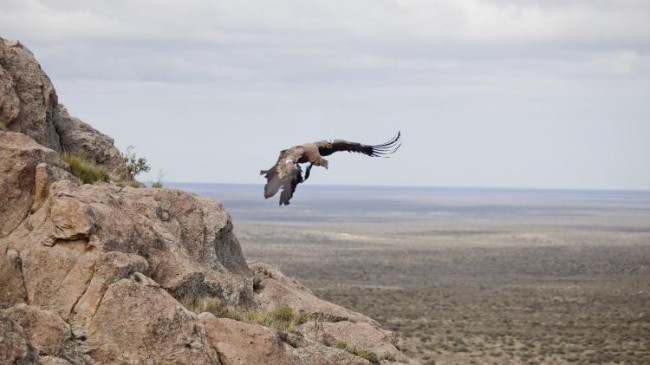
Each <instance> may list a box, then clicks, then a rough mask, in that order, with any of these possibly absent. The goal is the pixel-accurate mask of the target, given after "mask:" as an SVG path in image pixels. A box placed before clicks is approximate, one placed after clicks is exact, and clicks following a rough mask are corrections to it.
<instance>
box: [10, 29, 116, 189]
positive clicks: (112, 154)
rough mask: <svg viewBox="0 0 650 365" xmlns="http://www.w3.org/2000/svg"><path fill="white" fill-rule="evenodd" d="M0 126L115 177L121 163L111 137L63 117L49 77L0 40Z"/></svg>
mask: <svg viewBox="0 0 650 365" xmlns="http://www.w3.org/2000/svg"><path fill="white" fill-rule="evenodd" d="M0 123H2V124H4V125H5V126H6V127H7V128H8V129H9V130H10V131H13V132H19V133H23V134H26V135H28V136H30V137H31V138H33V139H34V140H35V141H36V142H37V143H39V144H41V145H43V146H45V147H48V148H50V149H53V150H54V151H56V152H62V151H66V152H68V153H70V154H73V155H76V156H80V157H82V158H84V159H86V160H88V161H91V162H94V163H96V164H98V165H102V166H104V167H106V168H107V169H108V170H109V171H110V172H112V173H113V176H115V177H117V176H118V175H119V173H120V172H123V171H124V170H125V169H124V166H125V164H124V160H123V158H122V156H121V154H120V152H119V150H118V149H117V148H115V145H114V141H113V139H112V138H110V137H108V136H106V135H104V134H102V133H101V132H99V131H97V130H96V129H94V128H92V127H91V126H89V125H88V124H86V123H84V122H83V121H81V120H79V119H78V118H74V117H72V116H70V115H69V113H68V111H67V110H66V109H65V107H64V106H63V105H61V104H59V103H58V97H57V94H56V91H55V90H54V86H53V85H52V82H51V81H50V78H49V77H48V76H47V74H45V72H43V70H42V69H41V66H40V64H39V63H38V61H37V60H36V58H35V57H34V55H33V54H32V52H30V51H29V50H28V49H27V48H26V47H24V46H23V45H22V44H21V43H20V42H15V41H9V40H5V39H2V38H0Z"/></svg>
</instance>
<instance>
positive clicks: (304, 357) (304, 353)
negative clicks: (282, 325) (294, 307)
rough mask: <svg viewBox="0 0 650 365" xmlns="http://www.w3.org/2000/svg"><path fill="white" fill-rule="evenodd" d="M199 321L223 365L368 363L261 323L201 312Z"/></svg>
mask: <svg viewBox="0 0 650 365" xmlns="http://www.w3.org/2000/svg"><path fill="white" fill-rule="evenodd" d="M198 318H199V321H200V322H201V324H202V325H203V326H204V327H205V330H206V333H207V336H208V338H209V340H210V342H211V343H212V345H213V346H214V347H215V348H216V349H217V352H218V353H219V358H220V359H221V362H222V364H224V365H248V364H251V365H252V364H274V365H338V364H346V365H369V364H370V362H368V361H366V360H364V359H362V358H360V357H358V356H355V355H353V354H351V353H349V352H347V351H344V350H341V349H338V348H335V347H329V346H326V345H324V344H322V343H318V342H315V341H312V340H309V339H307V338H303V337H302V336H300V335H296V334H288V333H286V332H279V331H276V330H274V329H271V328H268V327H264V326H261V325H258V324H252V323H246V322H239V321H235V320H232V319H228V318H217V317H215V316H214V315H212V314H210V313H201V314H200V315H199V316H198Z"/></svg>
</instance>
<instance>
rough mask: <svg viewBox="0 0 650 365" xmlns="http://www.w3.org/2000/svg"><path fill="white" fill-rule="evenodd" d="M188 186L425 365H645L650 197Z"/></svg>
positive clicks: (246, 244) (243, 239) (247, 241)
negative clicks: (283, 201) (276, 198)
mask: <svg viewBox="0 0 650 365" xmlns="http://www.w3.org/2000/svg"><path fill="white" fill-rule="evenodd" d="M183 188H185V189H187V190H194V191H198V192H201V193H204V194H205V193H206V191H205V190H204V189H207V190H209V191H211V192H212V193H211V194H209V195H214V196H216V197H217V198H219V199H221V200H222V201H223V202H224V205H225V206H226V208H227V209H228V210H229V211H231V214H232V215H233V218H234V225H235V232H236V234H237V236H238V238H239V240H240V243H241V245H242V249H243V251H244V255H245V256H246V257H247V258H248V259H254V260H255V259H256V260H261V261H265V262H268V263H270V264H272V265H274V266H276V267H278V268H280V269H281V270H282V271H283V272H284V273H285V274H286V275H289V276H293V277H295V278H296V279H298V280H300V281H301V282H302V283H303V284H305V285H306V286H308V287H309V288H311V289H312V291H313V292H314V293H316V294H317V295H318V296H320V297H322V298H324V299H326V300H329V301H332V302H335V303H338V304H341V305H343V306H345V307H348V308H350V309H353V310H356V311H359V312H362V313H364V314H367V315H369V316H371V317H373V318H375V319H376V320H377V321H379V322H380V323H381V324H382V326H384V327H385V328H388V329H391V330H393V331H394V332H395V334H396V336H397V339H398V343H399V346H400V347H401V348H402V350H403V351H404V352H405V353H406V354H407V355H409V356H411V357H413V358H415V359H418V360H419V361H421V362H422V363H423V364H638V365H641V364H650V193H648V192H606V191H596V192H584V191H556V190H539V191H537V190H499V189H424V188H421V189H418V188H403V189H400V188H364V187H354V188H345V187H338V188H332V187H312V188H307V189H302V190H303V191H299V193H298V194H297V195H296V197H295V198H294V205H295V206H294V205H292V206H290V207H288V209H286V208H279V207H277V206H276V205H275V204H277V203H275V202H268V201H267V202H264V201H263V200H262V202H261V203H258V202H257V200H260V199H261V198H260V197H258V196H257V195H259V192H258V191H257V190H258V189H257V188H258V187H256V188H255V190H251V189H253V188H252V187H247V186H244V187H236V186H225V187H224V186H220V187H214V186H212V187H203V188H197V187H194V188H192V187H189V188H188V187H187V186H185V187H183ZM300 188H302V187H300ZM202 189H203V190H202ZM274 203H275V204H274Z"/></svg>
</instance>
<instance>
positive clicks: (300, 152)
mask: <svg viewBox="0 0 650 365" xmlns="http://www.w3.org/2000/svg"><path fill="white" fill-rule="evenodd" d="M400 137H401V134H400V132H397V134H396V135H395V137H393V138H392V139H391V140H390V141H388V142H386V143H382V144H378V145H366V144H361V143H358V142H349V141H346V140H343V139H335V140H331V139H330V140H326V141H318V142H313V143H305V144H301V145H299V146H294V147H291V148H289V149H286V150H282V151H280V156H279V157H278V161H277V162H276V163H275V165H273V166H272V167H271V168H270V169H268V170H262V171H261V172H260V174H261V175H264V177H266V185H265V186H264V197H265V198H267V199H268V198H270V197H272V196H273V195H275V194H276V193H277V192H278V191H279V190H280V189H282V193H281V194H280V205H289V200H291V197H292V196H293V193H294V192H295V191H296V186H298V184H300V183H303V182H305V181H306V180H307V179H308V178H309V173H310V171H311V168H312V166H314V165H316V166H323V167H325V168H328V161H327V160H326V159H324V158H323V156H329V155H331V154H333V153H335V152H341V151H347V152H356V153H363V154H365V155H368V156H371V157H387V155H390V154H392V153H395V151H397V150H398V149H399V148H400V146H401V145H402V144H401V142H400ZM307 162H309V166H307V171H305V177H304V178H303V177H302V168H301V167H300V164H301V163H307Z"/></svg>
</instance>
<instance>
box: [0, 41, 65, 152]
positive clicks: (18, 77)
mask: <svg viewBox="0 0 650 365" xmlns="http://www.w3.org/2000/svg"><path fill="white" fill-rule="evenodd" d="M57 105H58V98H57V96H56V91H54V86H53V85H52V82H51V81H50V78H49V77H48V76H47V75H46V74H45V72H43V70H42V69H41V65H40V64H39V63H38V62H37V61H36V58H35V57H34V55H33V54H32V52H31V51H30V50H29V49H27V48H26V47H24V46H23V45H22V44H21V43H20V42H17V41H8V40H5V39H2V38H0V123H2V124H4V125H5V126H6V127H7V128H8V129H9V130H11V131H14V132H20V133H24V134H26V135H28V136H30V137H32V138H33V139H34V140H35V141H37V142H38V143H40V144H42V145H43V146H47V147H49V148H51V149H53V150H55V151H61V142H60V141H59V135H58V133H57V132H56V127H55V120H56V119H57V118H58V115H57Z"/></svg>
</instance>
